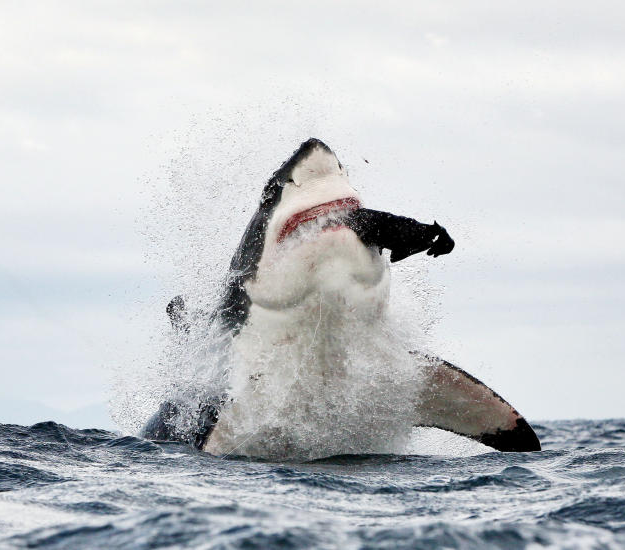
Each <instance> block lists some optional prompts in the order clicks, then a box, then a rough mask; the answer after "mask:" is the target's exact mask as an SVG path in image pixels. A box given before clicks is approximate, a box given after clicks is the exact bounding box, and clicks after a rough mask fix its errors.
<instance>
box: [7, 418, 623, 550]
mask: <svg viewBox="0 0 625 550" xmlns="http://www.w3.org/2000/svg"><path fill="white" fill-rule="evenodd" d="M535 428H536V431H537V433H538V435H539V437H540V439H541V441H542V443H543V448H544V450H543V451H542V452H538V453H527V454H502V453H499V452H483V450H484V449H482V450H481V451H480V452H482V454H476V455H472V454H471V453H469V456H440V453H439V454H438V455H437V454H429V455H428V454H420V455H419V454H415V455H410V456H386V455H385V456H380V455H376V456H340V457H333V458H327V459H323V460H318V461H314V462H309V463H301V464H296V463H270V462H259V461H252V460H249V459H242V458H237V457H228V458H227V459H220V458H215V457H213V456H210V455H208V454H205V453H200V452H198V451H195V450H194V449H192V448H189V447H187V446H185V445H181V444H174V443H167V444H157V443H153V442H150V441H144V440H141V439H138V438H134V437H128V436H120V435H118V434H114V433H111V432H106V431H102V430H95V429H94V430H73V429H70V428H67V427H65V426H62V425H59V424H55V423H53V422H43V423H40V424H35V425H33V426H30V427H24V426H16V425H0V548H47V549H61V548H66V549H76V548H90V549H91V548H224V549H225V548H246V549H253V548H259V549H265V548H341V549H351V548H354V549H356V548H361V549H374V548H388V549H403V548H406V549H408V548H411V549H412V548H432V549H434V548H506V549H515V548H543V547H551V548H625V420H603V421H588V420H577V421H563V422H544V423H540V424H537V425H536V424H535ZM426 435H427V434H426ZM431 440H432V438H431V437H430V443H431ZM458 440H459V438H456V439H451V440H445V439H444V438H443V439H441V443H440V444H441V445H442V444H445V441H447V443H446V444H447V445H452V446H453V445H455V444H456V443H454V442H457V441H458ZM431 448H432V450H431V451H430V452H436V445H434V446H433V447H431ZM439 451H440V449H439ZM445 451H446V453H447V454H453V451H454V449H446V450H445ZM459 454H462V453H459Z"/></svg>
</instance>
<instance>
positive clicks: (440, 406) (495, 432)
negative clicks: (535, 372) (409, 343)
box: [411, 352, 540, 452]
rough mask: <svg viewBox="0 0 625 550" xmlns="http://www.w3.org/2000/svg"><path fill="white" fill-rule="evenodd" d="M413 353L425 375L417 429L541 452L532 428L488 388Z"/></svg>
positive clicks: (448, 366) (507, 449) (512, 449)
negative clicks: (424, 428) (442, 431)
mask: <svg viewBox="0 0 625 550" xmlns="http://www.w3.org/2000/svg"><path fill="white" fill-rule="evenodd" d="M411 353H413V355H415V356H417V357H418V359H419V363H420V364H421V366H422V370H423V376H424V380H423V384H422V387H423V389H422V391H421V392H420V394H419V402H418V407H417V408H418V419H417V422H416V424H415V425H416V426H423V427H432V428H441V429H443V430H447V431H450V432H454V433H457V434H460V435H464V436H466V437H469V438H471V439H475V440H477V441H479V442H480V443H483V444H484V445H488V446H489V447H493V448H494V449H497V450H498V451H504V452H524V451H540V441H539V440H538V437H537V436H536V434H535V433H534V430H533V429H532V428H531V426H530V425H529V424H528V423H527V421H526V420H525V419H524V418H523V417H522V416H521V415H520V414H519V413H518V412H517V411H516V410H515V409H514V408H513V407H512V406H511V405H510V404H509V403H508V402H507V401H505V400H504V399H503V398H502V397H500V396H499V395H497V394H496V393H495V392H494V391H493V390H491V389H490V388H489V387H488V386H486V385H485V384H483V383H482V382H480V381H479V380H478V379H477V378H474V377H473V376H471V375H470V374H468V373H466V372H465V371H463V370H462V369H460V368H458V367H456V366H454V365H452V364H451V363H448V362H447V361H443V360H442V359H438V358H435V357H429V356H427V355H424V354H420V353H418V352H411Z"/></svg>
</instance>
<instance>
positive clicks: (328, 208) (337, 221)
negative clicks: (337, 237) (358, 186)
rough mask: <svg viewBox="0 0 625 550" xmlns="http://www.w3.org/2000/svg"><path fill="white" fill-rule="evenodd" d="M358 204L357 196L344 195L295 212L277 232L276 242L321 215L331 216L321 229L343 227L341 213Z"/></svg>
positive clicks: (352, 208) (358, 206)
mask: <svg viewBox="0 0 625 550" xmlns="http://www.w3.org/2000/svg"><path fill="white" fill-rule="evenodd" d="M360 206H361V204H360V201H359V200H358V199H357V198H355V197H345V198H342V199H337V200H333V201H329V202H324V203H322V204H318V205H316V206H313V207H312V208H308V209H306V210H302V211H301V212H297V213H295V214H293V215H292V216H291V217H289V218H288V219H287V221H286V222H285V223H284V225H283V226H282V228H281V229H280V232H279V233H278V238H277V242H278V243H280V242H282V241H284V239H286V238H287V237H288V236H289V235H291V234H292V233H293V232H294V231H296V230H297V229H298V228H299V227H300V226H301V225H303V224H306V223H309V222H312V221H315V220H317V219H319V218H322V217H323V216H328V215H330V216H331V218H330V219H328V220H327V222H326V223H325V224H324V227H322V228H321V229H329V228H337V227H344V225H343V224H341V215H342V214H347V213H349V212H351V211H352V210H356V209H357V208H360Z"/></svg>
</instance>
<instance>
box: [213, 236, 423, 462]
mask: <svg viewBox="0 0 625 550" xmlns="http://www.w3.org/2000/svg"><path fill="white" fill-rule="evenodd" d="M287 252H288V253H285V254H283V256H282V257H281V256H280V255H279V254H278V255H276V256H275V257H274V261H272V262H265V263H264V264H263V262H261V265H260V266H259V271H258V274H257V277H256V281H255V282H254V283H252V284H249V285H248V287H247V289H248V294H249V295H250V297H251V298H252V305H251V308H250V314H249V317H248V321H247V323H246V325H245V326H244V327H243V329H242V330H241V332H240V333H239V335H238V336H237V337H236V338H235V339H234V343H233V367H232V372H231V376H230V390H229V396H230V398H231V401H229V402H228V403H227V404H226V406H225V407H224V408H223V410H222V412H221V414H220V419H219V422H218V423H217V425H216V427H215V430H214V432H213V433H212V435H211V437H210V438H209V440H208V442H207V444H206V446H205V450H206V451H208V452H211V453H214V454H218V455H223V454H237V455H247V456H257V457H265V458H274V459H285V458H287V459H288V458H293V459H311V458H316V457H319V456H328V455H331V454H341V453H350V452H353V453H362V452H398V449H399V450H401V447H402V446H403V445H404V444H405V439H406V438H407V437H409V435H410V434H409V428H410V420H409V418H408V417H410V416H411V415H412V409H411V407H410V406H408V407H406V411H405V414H402V412H401V411H398V410H397V408H396V407H395V406H391V405H390V403H392V402H395V400H394V399H391V400H389V399H388V395H387V394H388V392H389V391H390V392H393V391H394V389H393V388H394V386H395V384H394V383H393V382H394V380H393V376H392V372H393V365H394V364H395V363H396V360H397V358H396V356H395V354H396V352H395V350H393V349H388V348H389V347H388V346H387V345H386V342H383V341H378V340H379V336H380V327H381V324H382V323H383V319H384V314H385V311H386V307H387V304H388V294H389V283H390V281H389V269H388V264H387V260H386V259H385V258H383V257H382V256H380V254H379V253H378V252H377V250H375V249H368V248H366V247H364V246H363V245H362V243H361V242H360V241H359V239H358V238H357V237H356V235H355V234H354V233H353V232H352V231H351V230H348V229H340V230H335V231H329V232H325V233H323V234H321V235H318V236H317V238H315V239H313V240H310V241H308V242H306V241H304V242H303V243H302V242H300V243H295V244H294V246H293V248H292V249H290V250H288V251H287ZM378 344H379V345H378ZM402 353H403V354H404V355H405V350H402ZM372 355H374V356H375V360H374V361H371V359H372V357H371V356H372ZM374 363H375V364H374ZM385 408H388V410H385ZM373 410H374V413H372V411H373ZM380 418H384V419H386V422H385V426H384V429H383V430H380V426H379V422H380ZM376 424H377V425H376ZM394 425H395V429H394ZM407 429H408V432H407V431H406V430H407Z"/></svg>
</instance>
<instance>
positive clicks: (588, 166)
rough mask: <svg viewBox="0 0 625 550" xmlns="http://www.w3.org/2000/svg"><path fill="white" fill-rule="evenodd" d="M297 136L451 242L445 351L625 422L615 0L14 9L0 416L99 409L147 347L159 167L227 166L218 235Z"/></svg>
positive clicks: (154, 309) (562, 410)
mask: <svg viewBox="0 0 625 550" xmlns="http://www.w3.org/2000/svg"><path fill="white" fill-rule="evenodd" d="M313 133H314V134H316V137H319V138H321V139H323V140H324V141H327V143H328V144H329V145H330V146H331V147H333V148H334V149H335V150H336V151H337V154H338V155H339V157H340V158H341V160H342V161H343V163H344V164H346V165H347V166H348V168H349V169H350V174H351V177H352V182H353V184H354V185H355V186H356V187H357V188H359V189H360V188H362V189H363V194H364V198H365V201H366V203H367V205H368V206H370V207H372V208H380V209H388V210H392V211H394V212H397V213H399V214H405V215H411V216H415V217H417V218H419V219H421V220H422V221H426V222H431V221H432V219H437V220H438V221H439V222H440V223H442V224H443V225H445V226H446V227H447V229H448V230H449V232H450V233H451V234H452V236H454V237H455V238H456V240H457V248H456V250H455V251H454V252H453V253H452V254H451V255H450V256H448V257H446V258H444V259H442V258H439V259H438V260H437V261H436V263H431V264H430V265H431V268H430V273H429V277H430V279H431V280H432V282H433V284H435V285H439V286H441V287H444V289H445V290H444V292H443V293H442V294H441V295H440V296H439V297H437V298H436V301H439V302H440V305H439V306H438V307H437V314H438V315H439V316H440V317H441V319H440V321H439V322H438V324H437V325H436V327H435V329H434V332H433V339H434V340H433V344H432V345H433V347H434V348H435V350H436V352H437V353H439V354H440V355H441V356H443V357H445V358H447V359H449V360H452V361H454V362H455V363H457V364H458V365H460V366H462V367H463V368H465V369H466V370H468V371H469V372H471V373H473V374H475V375H476V376H478V377H480V378H482V379H483V380H484V381H485V382H487V383H488V384H489V385H491V386H492V387H493V388H494V389H496V390H497V391H498V392H499V393H501V394H502V395H503V396H504V397H506V398H508V399H509V400H510V401H511V402H512V403H513V404H514V405H515V406H516V407H517V408H518V409H519V410H520V411H521V412H522V413H523V414H524V415H525V416H527V417H528V418H530V419H545V418H551V419H556V418H573V417H593V418H601V417H622V416H624V415H625V404H624V401H623V397H622V393H623V387H624V385H625V373H624V370H623V368H624V367H625V364H624V359H625V338H624V332H625V315H624V313H623V311H624V309H625V290H624V285H623V278H624V275H625V254H624V244H625V242H624V241H625V200H624V199H625V181H624V178H625V176H624V174H625V8H624V7H623V5H622V3H621V2H600V1H599V2H597V1H595V2H566V3H563V2H545V1H540V2H523V3H518V2H514V3H513V2H497V3H493V2H470V3H467V2H457V3H452V2H411V1H406V2H390V1H387V2H363V1H361V2H352V1H340V2H335V1H327V2H324V1H317V2H309V1H308V2H298V1H289V2H286V1H284V2H269V1H263V2H199V1H198V2H192V1H178V2H156V1H154V2H133V1H128V0H125V1H123V2H114V1H107V2H99V1H93V2H84V1H76V2H72V1H65V2H52V1H42V2H22V1H14V2H11V1H5V2H2V4H1V6H0V161H1V166H2V172H1V185H2V187H1V188H2V196H1V199H2V200H1V201H0V225H1V227H2V231H1V233H0V240H1V241H0V242H1V243H2V254H1V255H0V262H1V263H0V266H1V267H0V303H2V308H1V309H0V339H1V341H0V349H1V350H2V351H1V353H2V357H1V358H0V359H1V364H2V375H3V376H2V384H0V400H1V401H2V403H3V406H2V407H0V415H2V416H0V422H1V421H3V420H4V421H9V420H10V421H14V422H24V423H28V422H32V421H34V419H43V418H39V417H40V415H43V416H45V415H48V414H50V413H49V410H48V409H45V408H44V406H47V407H52V408H54V409H59V410H64V411H69V410H72V409H77V408H81V407H89V406H95V405H98V404H101V403H105V402H107V400H108V399H109V398H110V397H111V395H112V393H111V392H112V390H111V384H113V383H114V382H112V380H113V375H112V373H113V372H115V373H117V374H116V375H115V376H119V372H120V370H121V371H122V372H123V371H124V369H128V370H131V369H132V368H133V367H132V365H133V362H134V361H136V356H137V354H141V353H142V351H141V350H144V349H152V348H153V347H154V346H157V345H158V344H157V343H154V345H153V346H152V345H151V342H153V338H154V330H155V328H154V327H156V326H157V325H158V324H159V323H165V324H166V320H165V319H164V318H163V306H164V304H165V303H166V299H167V298H168V297H170V296H172V295H174V294H176V293H177V292H179V289H177V288H175V289H174V288H167V283H166V281H167V280H168V278H167V277H168V274H169V273H170V272H171V271H172V270H174V269H180V266H178V267H177V268H176V267H175V266H172V263H175V262H173V261H172V259H170V258H168V255H167V254H166V253H165V252H163V253H161V254H160V255H159V253H158V251H156V252H155V246H156V248H158V246H159V245H158V238H152V236H151V235H150V231H151V230H152V229H150V228H154V223H153V222H154V221H155V220H154V218H155V217H158V216H155V212H157V213H158V212H159V209H158V207H156V206H154V204H155V201H158V198H157V197H156V196H155V195H158V194H159V193H161V192H162V188H164V187H166V186H167V184H168V178H169V177H170V176H171V170H172V168H171V166H172V165H181V166H183V171H186V172H185V173H183V174H182V175H180V174H179V176H178V183H179V184H181V185H183V184H184V181H185V178H187V179H190V180H193V181H194V185H195V187H194V189H195V191H194V192H197V186H198V174H199V175H200V176H201V175H203V174H205V173H207V172H208V171H210V170H213V172H219V171H220V169H222V168H224V167H227V170H226V172H227V173H229V174H234V173H235V171H234V170H233V168H232V167H233V166H234V165H237V163H240V165H241V170H240V171H239V172H237V177H236V178H234V177H233V179H236V181H233V182H232V190H233V191H232V192H233V193H241V201H242V202H244V203H245V204H246V212H242V211H241V212H237V213H236V214H233V216H232V221H231V223H232V231H231V232H230V233H231V234H232V235H233V242H234V241H236V240H238V238H239V236H240V233H241V232H242V229H243V228H242V226H241V224H244V223H245V218H246V217H248V216H249V213H250V212H249V208H253V206H254V203H255V201H256V200H257V193H256V195H255V194H254V193H249V190H250V189H256V190H257V191H258V192H260V189H261V188H262V185H263V179H264V178H265V177H266V176H268V175H269V174H270V173H271V171H272V170H274V169H275V168H276V167H278V166H279V164H280V163H281V162H282V161H283V160H284V159H285V158H286V157H287V156H288V154H289V153H290V152H291V151H292V150H293V149H295V148H296V147H297V145H298V143H299V141H301V140H303V139H305V138H307V137H309V136H310V135H311V134H313ZM251 150H253V151H251ZM185 155H186V156H185ZM189 155H190V156H191V158H189ZM196 157H197V158H196ZM181 158H183V159H184V162H182V161H181V160H180V159H181ZM364 158H366V159H367V160H368V161H369V163H368V164H366V163H364V160H363V159H364ZM196 161H197V162H196ZM194 163H197V164H198V165H200V167H201V169H200V170H199V172H198V173H195V174H192V173H191V172H192V171H193V170H192V168H191V167H192V166H194ZM224 170H225V168H224ZM224 173H225V172H224ZM246 178H247V179H246ZM199 179H200V180H201V177H200V178H199ZM243 180H245V182H244V183H243V184H242V185H243V187H242V188H241V190H239V189H238V188H237V184H238V183H240V182H241V181H243ZM200 203H201V201H200ZM248 203H249V204H248ZM242 210H243V208H242ZM160 212H165V210H160ZM150 218H152V219H150ZM158 221H159V222H160V223H165V224H166V222H167V220H162V219H160V220H158ZM153 230H154V231H156V232H157V233H158V231H161V232H162V231H163V230H162V228H161V229H159V230H156V229H153ZM155 241H156V245H155V244H154V243H155ZM429 261H430V262H434V260H429ZM414 265H418V264H414ZM25 401H28V402H30V403H33V404H32V405H31V404H26V405H24V402H25ZM36 403H38V404H36ZM29 407H30V411H29ZM24 411H26V412H24ZM27 413H28V414H27ZM30 413H32V415H31V416H32V418H31V416H29V414H30Z"/></svg>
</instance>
